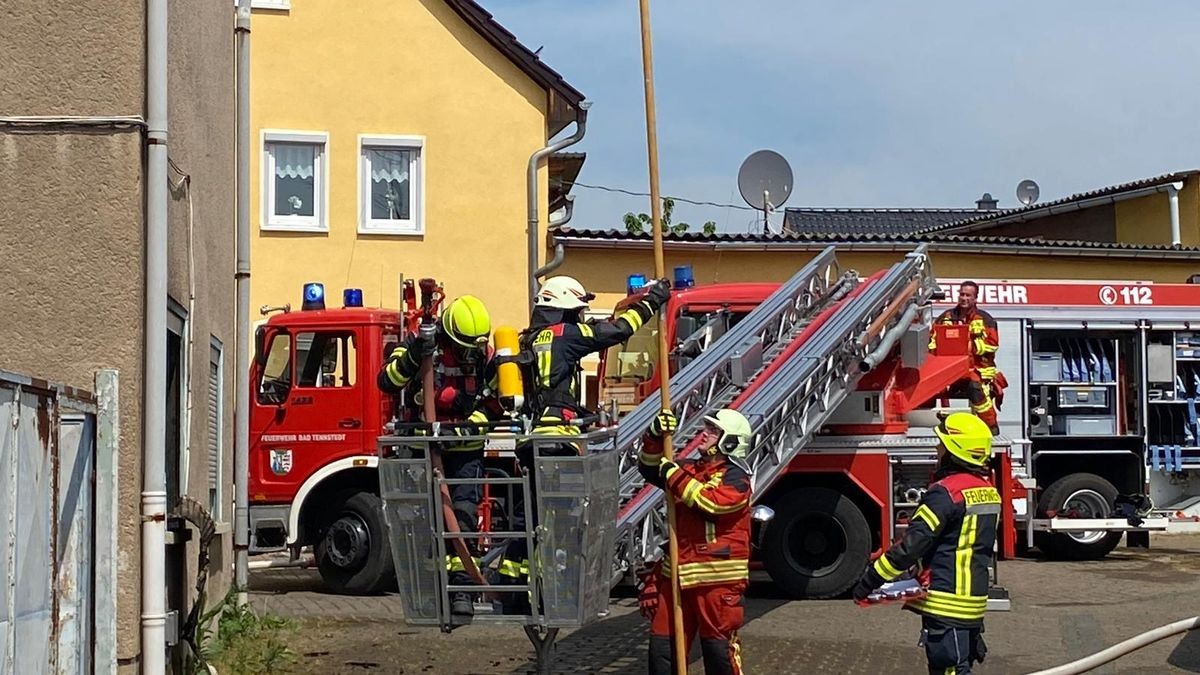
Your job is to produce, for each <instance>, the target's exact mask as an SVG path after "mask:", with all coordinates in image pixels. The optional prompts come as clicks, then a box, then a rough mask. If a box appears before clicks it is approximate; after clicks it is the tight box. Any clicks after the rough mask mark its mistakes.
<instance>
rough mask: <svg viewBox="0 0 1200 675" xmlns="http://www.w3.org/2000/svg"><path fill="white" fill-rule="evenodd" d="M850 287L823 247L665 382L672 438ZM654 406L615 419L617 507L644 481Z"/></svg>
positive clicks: (648, 403) (650, 402) (723, 401)
mask: <svg viewBox="0 0 1200 675" xmlns="http://www.w3.org/2000/svg"><path fill="white" fill-rule="evenodd" d="M857 283H858V277H857V276H855V274H854V273H853V272H847V273H845V274H842V273H841V272H840V270H839V268H838V262H837V256H836V253H835V249H834V247H832V246H830V247H828V248H826V249H825V250H824V251H822V252H821V253H820V255H818V256H816V257H815V258H813V259H812V260H811V261H810V262H809V263H808V264H807V265H805V266H804V267H803V268H802V269H801V270H800V271H798V272H796V274H794V275H793V276H792V278H791V279H789V280H788V281H787V282H786V283H784V284H783V285H782V286H780V287H779V288H778V289H777V290H776V291H775V292H774V293H773V294H771V296H770V297H768V298H767V299H766V300H765V301H763V303H762V304H760V305H759V306H758V307H755V308H754V310H753V311H751V312H750V313H749V314H747V315H746V317H745V318H743V319H742V320H741V321H740V322H738V324H737V325H736V326H734V327H733V328H732V329H730V330H729V331H728V332H726V333H725V334H724V335H721V336H720V337H719V338H717V339H716V340H715V341H714V342H713V343H712V344H711V345H709V346H708V347H707V348H706V349H705V350H704V352H702V353H701V354H700V355H699V356H698V357H696V359H694V360H693V361H691V362H690V363H688V364H687V365H686V366H684V367H683V368H682V369H680V370H679V372H677V373H676V374H675V375H674V376H673V377H672V378H671V409H672V410H673V411H674V412H675V415H676V417H677V418H678V420H679V428H678V429H677V430H676V432H675V436H676V437H678V438H690V437H692V436H695V435H696V434H697V433H699V431H700V425H701V421H702V420H703V417H704V416H705V415H707V414H710V413H711V412H713V411H715V410H719V409H721V408H723V407H725V406H727V405H729V404H730V403H731V402H732V401H733V399H734V398H736V397H737V395H738V394H740V393H741V392H742V391H744V390H745V388H746V387H747V386H749V385H750V383H751V382H753V381H754V379H755V378H756V377H758V376H759V375H760V374H761V373H762V372H763V371H764V370H765V369H766V367H767V366H768V365H769V364H770V363H771V361H772V360H773V359H774V358H776V357H777V356H778V355H779V354H780V353H782V352H783V350H784V349H786V348H787V346H788V345H789V344H790V343H791V342H792V340H793V339H795V337H796V336H797V335H799V334H800V332H801V331H802V330H804V328H805V327H807V326H808V325H809V324H810V323H811V322H812V320H813V318H814V317H816V316H817V315H818V314H820V313H821V312H822V311H823V310H825V309H827V308H828V307H830V306H831V305H832V304H833V303H835V302H837V301H838V300H840V299H842V298H843V297H845V296H846V294H848V293H849V292H850V291H851V290H853V289H854V288H855V286H856V285H857ZM663 365H664V366H666V365H667V361H665V360H664V361H663ZM661 409H662V403H661V401H660V399H659V397H658V396H657V395H654V396H650V397H649V398H647V399H646V400H645V401H642V402H641V404H639V405H638V406H637V407H636V408H634V409H633V410H631V411H630V412H629V413H628V414H627V415H625V416H624V417H622V418H621V422H620V425H619V426H618V429H617V441H616V444H617V451H618V452H619V453H621V482H620V494H621V500H622V504H624V503H625V502H626V501H627V500H629V499H630V498H632V497H633V496H634V495H635V494H637V492H638V490H640V489H641V488H642V486H643V484H644V483H643V481H642V475H641V474H640V473H639V472H638V455H639V454H640V453H641V450H642V436H643V435H644V434H645V432H646V429H648V428H649V427H650V421H651V420H653V419H654V416H655V415H657V414H658V412H659V410H661Z"/></svg>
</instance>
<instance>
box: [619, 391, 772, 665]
mask: <svg viewBox="0 0 1200 675" xmlns="http://www.w3.org/2000/svg"><path fill="white" fill-rule="evenodd" d="M704 423H705V426H704V431H703V432H702V434H701V443H700V446H699V450H700V457H699V458H697V459H695V460H693V461H690V462H684V463H683V464H676V463H675V462H672V461H670V460H668V459H665V458H664V457H663V454H662V435H663V432H664V431H673V430H674V429H675V426H676V420H675V416H674V415H673V414H672V413H671V411H669V410H664V411H663V412H661V413H659V415H658V417H656V418H655V419H654V421H653V422H651V424H650V433H649V434H647V436H646V438H645V440H644V444H643V446H642V455H641V461H640V463H639V468H640V471H641V474H642V476H643V477H644V478H645V479H646V482H648V483H651V484H653V485H656V486H658V487H659V488H661V489H663V490H664V491H666V492H667V493H668V498H670V499H674V500H675V503H676V505H677V508H676V509H675V535H676V538H677V539H678V542H679V586H680V592H679V594H680V598H681V599H682V602H683V626H684V633H685V636H686V638H685V639H686V641H687V649H688V650H689V651H690V650H691V645H692V637H693V635H694V634H695V633H696V632H699V633H700V647H701V651H702V653H703V656H704V672H705V673H707V675H739V674H740V673H741V672H742V659H741V643H740V641H739V640H738V635H737V631H738V629H739V628H741V626H742V621H743V618H744V613H745V610H744V608H743V607H742V594H743V593H744V592H745V590H746V583H747V581H748V580H749V578H750V468H749V466H748V465H747V464H746V461H745V457H746V451H747V450H748V449H749V446H750V437H751V435H752V432H751V429H750V423H749V422H748V421H746V418H745V417H744V416H742V414H741V413H739V412H737V411H736V410H721V411H718V412H717V414H716V415H715V416H712V417H705V418H704ZM668 562H669V561H668ZM661 573H662V576H663V577H664V578H663V579H662V580H661V583H659V580H657V579H655V570H651V572H650V573H649V574H646V575H644V576H643V578H642V582H643V585H642V592H641V598H640V601H641V606H642V613H643V615H646V616H647V618H649V619H650V621H651V626H650V654H649V659H650V663H649V666H650V674H651V675H669V674H670V673H674V672H675V670H674V668H673V665H674V652H673V650H672V649H671V633H672V628H673V618H672V597H671V585H672V584H671V581H670V578H671V577H670V575H671V570H670V569H669V565H667V566H664V567H663V569H662V572H661Z"/></svg>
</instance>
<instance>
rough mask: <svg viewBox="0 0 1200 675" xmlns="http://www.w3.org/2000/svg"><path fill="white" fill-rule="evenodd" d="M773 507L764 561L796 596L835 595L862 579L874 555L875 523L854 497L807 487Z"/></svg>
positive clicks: (782, 587)
mask: <svg viewBox="0 0 1200 675" xmlns="http://www.w3.org/2000/svg"><path fill="white" fill-rule="evenodd" d="M773 508H774V509H775V518H774V519H773V520H772V521H771V522H770V524H769V525H768V526H767V532H766V536H765V537H764V541H763V564H764V565H765V566H766V568H767V572H769V573H770V575H771V579H772V580H774V581H775V583H776V584H778V585H779V587H780V588H781V589H782V590H783V591H785V592H786V593H788V594H789V595H791V596H792V597H795V598H813V599H821V598H832V597H834V596H837V595H840V594H842V593H844V592H846V591H847V590H849V588H850V587H851V586H853V585H854V583H855V582H856V581H858V578H859V576H860V575H862V572H863V570H864V569H866V566H867V561H868V559H869V557H870V555H871V527H870V525H868V524H867V519H866V518H865V517H864V516H863V514H862V511H861V510H860V509H859V508H858V505H856V504H855V503H854V502H853V501H852V500H850V498H849V497H846V496H845V495H843V494H841V493H839V492H837V491H835V490H830V489H828V488H817V487H802V488H798V489H796V490H793V491H792V492H790V493H789V494H787V495H785V496H784V497H783V498H782V499H780V500H779V501H777V502H776V503H775V504H774V505H773Z"/></svg>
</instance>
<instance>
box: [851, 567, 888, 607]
mask: <svg viewBox="0 0 1200 675" xmlns="http://www.w3.org/2000/svg"><path fill="white" fill-rule="evenodd" d="M883 584H884V580H883V577H881V576H879V573H878V572H876V571H875V566H874V565H871V566H868V567H867V569H866V571H864V572H863V575H862V577H861V578H860V579H859V580H858V583H857V584H855V585H854V590H853V591H852V592H851V594H852V595H853V596H854V601H855V602H863V601H864V600H866V599H867V596H868V595H870V594H871V591H873V590H875V589H876V588H879V587H880V586H882V585H883Z"/></svg>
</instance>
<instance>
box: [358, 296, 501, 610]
mask: <svg viewBox="0 0 1200 675" xmlns="http://www.w3.org/2000/svg"><path fill="white" fill-rule="evenodd" d="M491 331H492V322H491V318H490V317H489V315H488V311H487V308H486V307H484V305H483V303H482V302H481V301H480V300H479V299H478V298H476V297H475V296H472V295H464V296H462V297H460V298H457V299H455V300H454V301H453V302H451V303H450V304H449V305H447V306H446V308H445V309H444V310H443V311H442V315H441V318H440V320H439V321H438V327H437V333H436V335H435V337H434V338H433V339H432V340H426V339H424V338H422V337H421V336H420V335H419V334H417V333H414V334H412V335H410V336H409V337H408V338H406V339H405V340H404V341H403V342H401V343H400V344H399V345H398V346H397V347H396V348H395V349H394V350H392V353H391V354H390V355H389V356H388V358H387V360H386V361H385V362H384V364H383V368H382V369H381V370H380V371H379V375H378V381H377V383H378V385H379V388H380V389H382V390H383V391H385V392H388V393H390V394H400V393H404V394H406V396H405V401H404V403H405V408H404V410H402V411H401V414H403V415H404V417H405V420H404V421H406V422H415V421H423V422H432V421H433V420H425V419H423V417H424V415H423V412H422V401H423V395H424V392H422V391H421V381H420V380H419V379H417V377H416V376H417V373H418V372H419V371H420V369H421V361H423V360H424V359H425V357H427V356H432V357H433V379H434V395H435V397H436V402H435V404H434V410H435V411H436V412H437V421H439V422H471V423H474V424H478V425H483V424H484V423H486V422H487V421H488V420H489V419H495V418H497V417H499V414H500V409H499V403H498V402H497V401H496V399H495V397H494V396H492V395H490V392H489V389H490V390H494V389H495V387H489V386H488V384H489V380H490V379H494V377H495V373H494V372H493V370H494V369H493V368H490V367H489V358H490V356H491V352H490V349H489V347H488V336H489V335H490V334H491ZM486 431H487V430H486V428H482V427H480V428H476V429H470V428H463V427H459V428H456V429H455V431H454V433H455V434H457V435H460V436H478V435H482V434H484V433H486ZM483 446H484V442H483V441H481V440H476V441H461V442H450V443H446V444H444V445H442V448H441V449H442V462H443V465H444V468H445V471H446V477H448V478H473V479H481V478H483ZM482 499H483V488H482V486H481V485H480V484H478V483H475V484H460V485H454V486H451V489H450V500H451V502H452V505H453V508H454V514H455V516H456V517H457V520H458V527H459V529H460V530H461V531H463V532H474V531H475V530H476V529H477V527H476V525H477V519H478V509H479V502H480V501H481V500H482ZM467 542H468V543H467V546H468V548H470V549H472V553H471V554H472V556H475V557H476V561H475V562H476V564H477V565H478V564H479V560H478V553H477V552H476V551H475V550H474V549H475V546H476V542H477V540H475V539H467ZM446 569H447V570H448V571H449V572H450V583H451V584H463V585H465V584H472V583H474V580H473V579H472V578H471V577H470V575H468V574H467V572H466V567H465V566H464V564H463V561H462V560H461V559H459V556H458V555H457V554H455V553H451V554H450V555H448V556H447V557H446ZM451 613H452V614H456V615H461V616H470V615H472V614H474V613H475V608H474V602H473V601H472V598H471V595H470V594H468V593H463V592H457V593H455V594H454V596H453V597H452V598H451Z"/></svg>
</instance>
